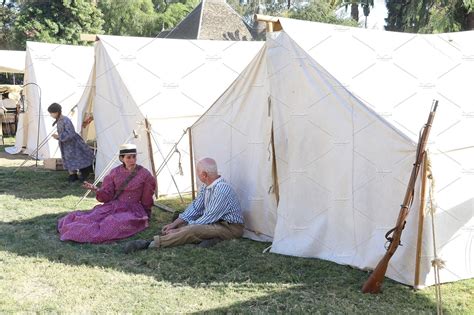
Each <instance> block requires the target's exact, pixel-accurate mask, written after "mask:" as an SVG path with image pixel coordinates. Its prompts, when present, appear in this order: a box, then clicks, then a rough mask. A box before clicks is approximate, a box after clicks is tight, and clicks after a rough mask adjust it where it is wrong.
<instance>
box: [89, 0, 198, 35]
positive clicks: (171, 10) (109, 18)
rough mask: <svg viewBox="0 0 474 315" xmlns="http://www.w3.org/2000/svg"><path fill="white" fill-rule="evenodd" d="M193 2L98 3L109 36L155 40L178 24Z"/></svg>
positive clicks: (118, 0)
mask: <svg viewBox="0 0 474 315" xmlns="http://www.w3.org/2000/svg"><path fill="white" fill-rule="evenodd" d="M196 4H197V1H196V0H188V1H184V0H183V2H174V3H170V4H167V3H166V2H165V1H162V0H133V1H130V0H101V1H99V3H98V6H99V9H100V10H101V11H102V12H103V14H104V20H105V24H104V30H105V33H106V34H111V35H129V36H148V37H155V36H156V35H158V33H159V32H160V31H161V30H163V29H169V28H172V27H174V26H175V25H176V24H178V23H179V22H180V21H181V20H182V19H184V17H185V16H186V15H187V14H188V13H189V12H190V11H191V10H192V9H193V8H194V7H195V6H196Z"/></svg>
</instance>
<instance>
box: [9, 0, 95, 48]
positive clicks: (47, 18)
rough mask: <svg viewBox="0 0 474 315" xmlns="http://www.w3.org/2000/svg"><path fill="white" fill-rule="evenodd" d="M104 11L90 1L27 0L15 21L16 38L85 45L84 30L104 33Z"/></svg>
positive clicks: (23, 40) (24, 42)
mask: <svg viewBox="0 0 474 315" xmlns="http://www.w3.org/2000/svg"><path fill="white" fill-rule="evenodd" d="M103 22H104V21H103V19H102V13H101V12H100V10H99V9H97V7H96V5H95V2H92V1H87V0H36V1H35V0H32V1H24V2H22V3H21V5H20V11H19V14H18V17H17V18H16V21H15V37H16V41H17V42H18V43H20V44H21V45H22V46H23V47H24V46H25V45H26V41H27V40H31V41H39V42H48V43H61V44H86V43H85V42H84V41H81V39H80V34H81V33H92V34H100V33H102V24H103Z"/></svg>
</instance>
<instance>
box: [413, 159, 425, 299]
mask: <svg viewBox="0 0 474 315" xmlns="http://www.w3.org/2000/svg"><path fill="white" fill-rule="evenodd" d="M427 164H428V159H427V152H425V154H424V158H423V171H422V175H421V192H420V195H421V198H420V209H419V211H418V237H417V240H416V257H415V259H416V260H415V280H414V282H413V289H415V290H417V289H419V285H420V263H421V248H422V242H423V224H424V221H425V210H426V179H427V178H426V176H427V174H428V165H427Z"/></svg>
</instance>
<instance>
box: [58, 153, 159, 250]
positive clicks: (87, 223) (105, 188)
mask: <svg viewBox="0 0 474 315" xmlns="http://www.w3.org/2000/svg"><path fill="white" fill-rule="evenodd" d="M119 159H120V161H121V162H122V165H120V166H117V167H115V168H114V169H112V170H111V171H110V173H109V174H108V175H107V176H106V177H105V178H104V182H103V184H102V187H101V188H97V187H96V186H94V185H93V184H91V183H88V182H84V185H83V187H84V188H86V189H90V190H92V191H95V192H96V198H97V200H98V201H100V202H103V204H101V205H97V206H95V207H94V208H93V209H92V210H89V211H74V212H71V213H69V214H68V215H66V216H65V217H63V218H61V219H59V222H58V231H59V235H60V239H61V241H75V242H80V243H103V242H107V241H113V240H118V239H123V238H127V237H129V236H132V235H134V234H136V233H138V232H140V231H142V230H144V229H146V228H147V227H148V220H149V218H150V216H151V207H152V205H153V193H154V191H155V188H156V181H155V178H154V177H153V176H152V175H151V173H150V172H149V171H148V170H147V169H145V168H144V167H142V166H140V165H138V164H137V163H136V162H137V149H136V146H135V145H133V144H125V145H121V146H120V155H119Z"/></svg>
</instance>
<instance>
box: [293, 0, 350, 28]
mask: <svg viewBox="0 0 474 315" xmlns="http://www.w3.org/2000/svg"><path fill="white" fill-rule="evenodd" d="M288 16H289V17H291V18H293V19H299V20H307V21H315V22H323V23H329V24H341V25H349V26H357V21H354V20H347V19H341V18H338V17H337V16H336V14H335V12H334V8H333V7H332V6H331V5H330V3H328V2H325V1H317V0H312V1H310V3H309V4H308V5H306V6H301V7H299V8H295V9H293V10H291V11H290V12H289V14H288Z"/></svg>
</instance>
